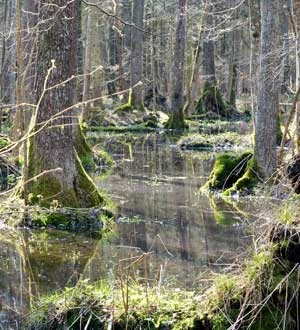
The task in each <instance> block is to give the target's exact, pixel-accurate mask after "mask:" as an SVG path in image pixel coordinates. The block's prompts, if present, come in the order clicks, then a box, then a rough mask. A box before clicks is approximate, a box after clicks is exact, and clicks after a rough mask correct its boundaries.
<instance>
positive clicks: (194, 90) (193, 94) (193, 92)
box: [184, 3, 206, 116]
mask: <svg viewBox="0 0 300 330" xmlns="http://www.w3.org/2000/svg"><path fill="white" fill-rule="evenodd" d="M205 16H206V3H205V5H204V6H203V7H202V10H201V19H200V30H199V37H198V43H197V48H196V51H195V56H194V61H193V69H192V75H191V80H190V84H189V87H188V90H187V102H186V105H185V109H184V112H185V114H186V115H187V116H190V115H191V114H192V112H193V111H194V108H195V101H196V99H197V96H198V95H197V94H198V90H199V80H200V77H199V75H200V69H201V62H202V58H201V56H200V55H201V53H202V47H201V46H202V40H203V32H204V28H203V25H204V21H205Z"/></svg>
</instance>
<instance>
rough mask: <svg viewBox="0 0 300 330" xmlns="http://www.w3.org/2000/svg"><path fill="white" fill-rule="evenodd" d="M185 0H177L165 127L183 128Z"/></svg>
mask: <svg viewBox="0 0 300 330" xmlns="http://www.w3.org/2000/svg"><path fill="white" fill-rule="evenodd" d="M186 10H187V0H179V13H178V20H177V28H176V35H175V43H174V55H173V56H174V57H173V70H172V91H171V116H170V119H169V121H168V122H167V124H166V127H167V128H172V129H183V128H185V122H184V115H183V107H184V64H185V24H186Z"/></svg>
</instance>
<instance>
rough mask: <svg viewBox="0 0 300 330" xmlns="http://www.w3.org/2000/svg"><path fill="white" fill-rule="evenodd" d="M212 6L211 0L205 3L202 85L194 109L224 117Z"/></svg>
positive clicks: (201, 112) (205, 113) (200, 112)
mask: <svg viewBox="0 0 300 330" xmlns="http://www.w3.org/2000/svg"><path fill="white" fill-rule="evenodd" d="M213 8H214V7H213V1H212V0H209V3H208V4H207V14H206V24H205V28H206V30H205V31H204V36H203V38H204V40H203V62H202V69H203V82H204V87H203V91H202V95H201V96H200V99H199V101H198V103H197V105H196V111H197V112H198V113H199V114H204V115H206V116H207V115H208V116H211V115H213V116H217V117H226V116H227V111H226V107H225V103H224V102H223V98H222V95H221V93H220V91H219V88H218V86H217V79H216V67H215V41H214V40H213V31H214V20H213Z"/></svg>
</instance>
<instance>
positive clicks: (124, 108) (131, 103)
mask: <svg viewBox="0 0 300 330" xmlns="http://www.w3.org/2000/svg"><path fill="white" fill-rule="evenodd" d="M133 110H138V111H145V107H144V105H143V104H142V103H140V104H137V102H136V101H135V98H134V93H133V91H132V89H130V91H129V96H128V102H127V103H125V104H121V105H120V106H119V107H118V108H117V111H120V112H131V111H133Z"/></svg>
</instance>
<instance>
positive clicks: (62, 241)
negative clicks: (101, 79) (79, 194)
mask: <svg viewBox="0 0 300 330" xmlns="http://www.w3.org/2000/svg"><path fill="white" fill-rule="evenodd" d="M93 139H94V142H95V144H96V143H101V145H103V146H104V148H105V149H106V150H107V151H109V152H111V155H112V156H113V158H114V159H115V161H116V164H117V166H116V168H115V169H114V171H113V173H112V174H111V175H110V176H108V177H105V178H96V181H97V184H98V185H99V187H101V188H104V189H105V190H106V191H107V192H108V193H109V195H111V197H112V199H113V201H115V202H116V203H117V204H118V205H119V214H120V216H119V217H118V219H117V223H116V226H115V235H114V236H113V237H112V238H110V240H105V239H104V240H103V239H102V240H100V241H99V240H96V239H92V238H87V237H84V236H80V235H74V234H70V233H66V232H61V231H55V230H51V231H42V232H36V231H28V230H24V231H13V232H11V231H5V230H2V231H0V236H1V240H0V245H1V246H0V251H1V252H0V304H1V307H0V308H1V311H0V329H17V328H18V325H17V320H20V319H22V316H23V315H24V313H26V311H27V310H28V307H29V306H30V304H31V299H34V297H38V296H39V295H44V294H46V293H50V292H53V291H54V290H57V289H61V288H64V287H65V286H73V285H74V284H75V283H76V282H77V280H78V279H79V278H88V279H90V280H92V281H93V280H97V279H99V278H102V279H104V280H106V281H108V282H110V283H114V281H117V280H118V279H119V277H120V274H122V273H126V274H127V275H128V276H129V275H130V276H131V277H134V278H137V279H146V280H147V281H150V282H153V283H158V282H159V284H160V285H168V286H171V287H174V288H178V287H179V288H188V289H192V288H197V287H199V285H200V284H201V281H202V276H205V275H204V274H205V273H206V272H210V271H223V270H224V268H226V267H227V266H228V264H230V263H232V262H234V261H235V260H236V258H238V257H239V256H240V255H241V254H242V253H244V252H245V251H246V250H247V247H248V246H249V244H250V243H251V237H248V236H247V220H249V219H248V215H247V213H246V212H245V213H243V212H237V210H236V208H235V207H234V206H232V205H230V204H226V203H225V202H224V201H222V200H218V199H212V198H209V197H207V196H201V195H199V194H198V193H197V192H198V190H199V188H200V186H201V185H202V184H203V183H204V182H205V179H206V177H207V175H208V173H209V171H210V169H211V166H212V163H213V159H214V155H212V154H205V153H192V152H188V151H181V150H179V149H178V148H177V147H176V144H175V142H176V138H174V137H168V136H165V135H160V134H152V135H143V136H125V137H124V136H118V135H113V136H105V135H104V136H103V135H101V136H100V135H99V136H93ZM124 141H125V142H124ZM239 207H240V208H241V209H243V204H241V205H240V206H239Z"/></svg>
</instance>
